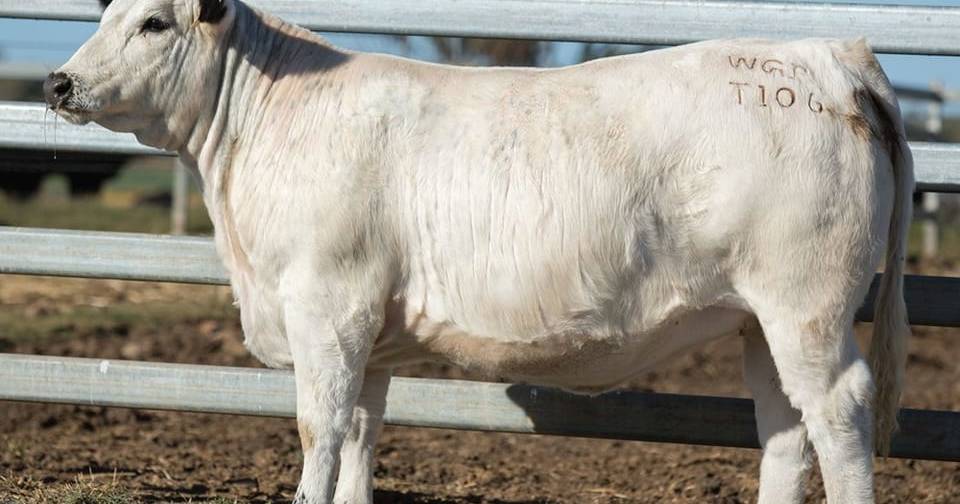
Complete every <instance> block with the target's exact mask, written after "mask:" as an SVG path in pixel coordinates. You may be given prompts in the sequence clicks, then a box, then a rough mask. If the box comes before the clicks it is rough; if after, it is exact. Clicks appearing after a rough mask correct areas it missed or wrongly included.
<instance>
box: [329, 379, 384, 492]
mask: <svg viewBox="0 0 960 504" xmlns="http://www.w3.org/2000/svg"><path fill="white" fill-rule="evenodd" d="M389 385H390V370H389V369H367V371H366V375H365V376H364V379H363V389H362V390H361V392H360V397H359V398H358V400H357V405H356V406H355V407H354V408H353V426H352V427H351V429H350V432H349V433H348V434H347V437H346V439H344V442H343V448H341V449H340V476H339V477H338V478H337V490H336V493H335V494H334V498H333V502H334V504H364V503H371V502H373V464H374V447H375V445H376V443H377V437H378V436H379V435H380V429H381V428H382V427H383V413H384V410H385V408H386V404H387V388H388V387H389Z"/></svg>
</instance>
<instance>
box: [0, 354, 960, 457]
mask: <svg viewBox="0 0 960 504" xmlns="http://www.w3.org/2000/svg"><path fill="white" fill-rule="evenodd" d="M0 399H3V400H12V401H33V402H54V403H67V404H82V405H96V406H120V407H130V408H144V409H160V410H177V411H194V412H208V413H227V414H238V415H258V416H275V417H294V416H295V415H296V393H295V385H294V378H293V374H292V373H291V372H289V371H278V370H270V369H251V368H235V367H220V366H199V365H185V364H158V363H149V362H132V361H117V360H103V359H80V358H66V357H43V356H38V355H15V354H0ZM900 420H901V422H900V423H901V431H900V433H899V434H898V435H897V437H896V438H895V439H894V442H893V446H892V449H891V455H892V456H894V457H906V458H921V459H931V460H947V461H960V413H955V412H947V411H927V410H911V409H905V410H903V411H902V412H901V416H900ZM385 421H386V422H387V423H389V424H394V425H408V426H419V427H439V428H455V429H467V430H479V431H498V432H515V433H526V434H551V435H563V436H580V437H593V438H608V439H626V440H636V441H655V442H666V443H685V444H701V445H714V446H730V447H741V448H757V447H758V443H757V434H756V423H755V419H754V414H753V401H750V400H747V399H731V398H722V397H709V396H689V395H674V394H652V393H643V392H627V391H623V392H612V393H608V394H604V395H601V396H597V397H586V396H579V395H574V394H569V393H565V392H561V391H559V390H556V389H548V388H542V387H532V386H525V385H510V384H500V383H481V382H468V381H460V380H427V379H417V378H394V379H393V382H392V384H391V386H390V392H389V395H388V396H387V410H386V415H385ZM719 425H722V426H723V428H722V429H718V428H717V426H719Z"/></svg>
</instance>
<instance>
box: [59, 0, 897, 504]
mask: <svg viewBox="0 0 960 504" xmlns="http://www.w3.org/2000/svg"><path fill="white" fill-rule="evenodd" d="M204 3H206V4H209V3H211V2H209V1H207V0H179V1H175V0H139V1H136V2H135V1H134V0H118V1H116V2H114V4H113V5H112V6H111V7H110V8H108V10H107V12H106V14H105V16H104V21H103V23H102V26H101V30H100V31H99V32H98V33H97V34H96V35H95V36H94V37H93V39H92V40H91V41H90V42H88V44H87V45H86V46H85V47H84V48H83V49H81V50H80V52H79V53H78V55H77V56H75V57H74V58H73V59H72V60H71V61H70V62H69V63H67V65H65V67H64V68H63V69H61V71H63V72H65V73H66V74H67V75H70V76H71V77H72V78H73V79H74V81H75V88H76V89H77V92H76V94H77V96H75V97H74V99H72V101H68V102H65V103H64V104H62V106H60V107H59V109H58V111H59V112H60V113H61V114H62V115H64V116H65V117H67V118H68V119H70V120H73V121H76V122H84V121H89V120H93V121H96V122H99V123H101V124H104V125H106V126H108V127H112V128H114V129H118V130H124V131H133V132H135V133H136V134H137V135H138V138H140V139H141V141H143V142H145V143H147V144H150V145H155V146H161V147H165V148H170V149H173V150H178V151H179V152H180V154H181V156H182V158H183V159H184V160H186V161H187V162H188V163H190V164H192V165H193V166H195V167H196V169H197V170H198V171H199V173H200V175H201V176H202V178H203V184H204V195H205V200H206V204H207V208H208V210H209V211H210V215H211V217H212V219H213V222H214V225H215V230H216V240H217V245H218V250H219V252H220V254H221V256H222V257H223V259H224V262H225V264H226V265H227V268H228V269H229V271H230V276H231V282H232V285H233V288H234V291H235V293H236V296H237V300H238V302H239V304H240V308H241V313H242V321H243V327H244V332H245V337H246V344H247V347H248V348H249V349H250V350H251V351H252V352H253V353H254V354H255V355H256V356H257V357H258V358H260V359H261V360H262V361H263V362H265V363H267V364H268V365H271V366H279V367H289V366H292V367H294V369H295V371H296V375H297V388H298V390H297V392H298V418H299V422H300V430H301V437H302V439H303V443H304V450H305V466H304V474H303V479H302V482H301V487H300V492H299V494H298V500H299V501H300V502H328V501H330V500H331V499H335V501H336V502H369V501H370V499H371V498H372V484H371V481H372V480H371V464H372V461H371V456H372V447H373V444H374V442H375V439H376V432H377V431H378V429H379V426H380V423H381V418H382V412H383V401H384V396H385V394H386V388H387V384H388V382H389V375H390V369H392V368H393V367H395V366H398V365H401V364H409V363H414V362H419V361H424V360H443V361H447V362H452V363H454V364H458V365H461V366H464V367H467V368H471V369H474V370H477V371H480V372H482V373H485V374H487V375H490V376H504V377H509V378H512V379H516V380H523V381H527V382H532V383H539V384H547V385H554V386H559V387H563V388H566V389H570V390H575V391H584V392H599V391H603V390H607V389H610V388H613V387H616V386H618V385H620V384H622V383H623V382H625V381H627V380H629V379H630V378H632V377H634V376H636V375H637V374H639V373H642V372H643V371H644V370H645V369H646V368H648V367H649V366H650V365H652V364H654V363H656V362H658V361H660V360H662V359H664V358H667V357H669V356H671V355H674V354H676V353H678V352H680V351H683V350H685V349H688V348H690V347H692V346H694V345H697V344H700V343H703V342H705V341H708V340H711V339H715V338H718V337H721V336H723V335H727V334H735V333H738V332H740V333H744V332H747V333H750V334H753V336H751V337H749V338H748V339H747V341H748V349H747V352H745V356H746V358H745V366H746V371H747V378H748V382H749V383H750V385H751V389H752V390H754V393H755V394H756V395H757V397H758V401H757V406H758V419H759V423H760V426H759V427H760V431H761V440H762V441H763V443H764V445H765V447H766V448H767V449H766V451H765V453H766V455H765V456H764V459H763V460H764V461H763V469H762V470H763V475H762V482H763V485H762V487H761V501H762V502H777V503H778V504H779V503H786V502H801V500H802V496H803V491H802V481H803V475H804V474H805V471H806V468H808V467H809V465H810V459H809V444H808V442H812V444H813V447H814V448H815V449H816V450H817V452H818V453H819V455H820V457H819V460H820V464H821V466H822V467H823V469H824V476H825V480H826V486H827V495H828V496H829V500H830V502H832V503H855V502H869V501H872V499H873V494H872V474H871V471H872V465H871V464H872V463H871V451H872V441H871V439H872V438H871V432H870V429H871V417H870V414H871V401H872V397H873V396H872V394H873V382H872V381H871V378H870V376H871V375H870V370H869V368H868V366H867V365H866V363H865V362H864V359H863V358H862V357H861V356H860V354H859V351H858V350H857V348H856V345H855V343H854V342H853V340H852V335H851V329H850V326H851V323H852V318H853V313H854V311H855V309H856V308H857V307H858V306H859V304H860V303H861V302H862V299H863V297H864V294H865V292H866V289H867V286H868V285H869V282H870V280H871V278H872V277H873V273H874V271H875V269H876V267H877V266H878V264H879V262H880V260H881V257H883V255H884V254H885V248H884V245H885V244H886V243H888V239H889V238H888V234H889V233H892V234H891V235H890V236H891V237H892V238H893V239H891V240H890V246H889V252H887V253H888V254H889V257H890V258H891V260H892V262H891V263H890V264H891V268H892V269H891V271H892V272H891V273H890V274H889V275H888V281H887V283H886V284H885V285H886V287H885V291H884V292H885V294H884V295H885V297H884V299H885V300H886V301H885V303H886V304H884V305H883V306H881V307H880V309H881V311H882V310H887V311H886V312H884V313H887V315H883V313H881V314H880V315H879V316H881V317H882V316H886V318H885V319H883V320H885V321H886V322H887V323H886V325H884V327H888V328H889V331H888V332H889V334H888V335H886V336H884V337H883V338H880V339H878V341H882V342H887V341H893V342H898V341H902V337H903V335H904V334H905V328H904V324H905V319H904V316H903V312H902V303H903V301H902V295H901V293H900V291H901V290H902V288H901V285H900V275H901V273H900V266H899V264H900V262H901V261H902V240H903V233H904V232H905V226H904V225H903V223H904V222H905V220H906V219H908V218H909V207H907V206H905V205H908V203H903V200H904V199H905V198H908V196H909V192H910V191H911V190H912V184H913V179H912V164H911V162H910V157H909V151H908V150H907V148H906V146H905V144H904V142H903V138H902V135H903V131H902V126H901V125H900V124H899V112H898V110H897V106H896V102H895V99H894V98H893V94H892V91H891V89H890V86H889V83H888V82H887V81H886V78H885V77H884V76H883V73H882V71H881V70H880V69H879V66H878V65H877V63H876V60H875V59H874V58H873V55H872V54H871V53H870V50H869V48H868V47H867V46H866V44H865V43H863V42H841V41H831V40H803V41H797V42H785V43H783V42H770V41H763V40H720V41H711V42H704V43H699V44H692V45H688V46H683V47H677V48H671V49H665V50H659V51H651V52H647V53H644V54H640V55H634V56H625V57H617V58H607V59H602V60H597V61H593V62H590V63H585V64H582V65H577V66H573V67H568V68H561V69H554V70H536V69H506V68H488V69H476V68H459V67H452V66H444V65H431V64H424V63H419V62H415V61H409V60H404V59H399V58H393V57H388V56H382V55H376V54H361V53H352V52H347V51H341V50H338V49H335V48H333V47H331V46H329V45H327V44H326V43H325V42H324V41H323V40H322V39H320V38H318V37H316V36H315V35H313V34H310V33H309V32H307V31H305V30H301V29H299V28H296V27H292V26H290V25H286V24H284V23H283V22H281V21H279V20H277V19H275V18H272V17H270V16H268V15H265V14H262V13H260V12H258V11H255V10H252V9H250V8H248V7H246V6H245V5H243V4H242V3H239V2H237V1H234V0H227V1H226V2H224V3H225V4H226V5H227V8H228V9H227V14H226V16H225V17H224V18H223V19H221V20H219V21H217V22H198V21H196V18H197V16H198V9H200V8H202V7H198V6H197V5H199V4H204ZM153 13H161V15H163V16H166V18H168V20H169V21H171V22H172V23H173V25H174V26H173V27H172V28H171V30H169V31H168V32H162V33H139V32H137V27H139V26H140V24H141V23H143V19H144V18H145V17H147V16H149V15H151V14H153ZM128 51H129V55H128V53H127V52H128ZM104 54H110V57H109V58H104V57H103V55H104ZM114 54H116V55H117V56H116V57H114ZM111 61H114V63H111ZM111 65H113V67H111ZM137 65H141V66H143V67H144V68H149V69H151V70H150V72H149V75H146V74H145V72H144V71H140V70H132V69H134V68H139V67H138V66H137ZM111 100H112V101H111ZM91 104H93V105H91ZM895 198H900V200H898V202H897V203H896V205H895ZM907 201H908V200H907ZM895 210H896V214H895ZM891 220H892V221H893V222H892V223H891ZM888 269H890V268H888ZM758 321H759V326H760V327H762V328H763V334H762V335H760V333H759V331H757V322H758ZM885 334H886V333H885ZM894 346H895V348H894V349H893V350H889V351H888V350H884V351H882V352H880V353H879V354H878V355H880V357H879V358H878V360H877V361H876V362H877V364H876V369H879V370H880V372H881V373H883V380H882V381H881V382H880V383H879V385H880V388H881V392H882V393H883V394H886V396H884V397H886V399H884V401H886V402H884V403H883V404H884V405H886V406H889V405H890V403H889V397H890V396H891V394H892V397H893V401H894V405H895V401H896V396H897V394H898V393H899V392H898V390H899V389H898V388H896V387H897V386H898V383H899V374H898V371H896V369H897V368H896V365H897V364H896V361H897V359H900V353H902V346H900V347H896V345H894ZM891 352H892V353H891ZM898 352H899V353H898ZM891 355H892V357H891ZM876 369H875V370H876ZM365 376H366V377H367V381H366V382H365V381H364V377H365ZM778 377H779V384H778V385H775V386H773V387H772V388H771V387H770V385H769V384H770V383H771V380H773V381H776V378H778ZM765 384H766V385H765ZM891 384H892V385H891ZM891 387H892V388H891ZM888 409H889V408H888ZM801 412H802V416H803V420H802V421H801ZM883 414H884V415H887V416H886V417H884V418H888V417H889V412H886V413H883ZM883 425H884V428H886V429H888V428H890V424H889V423H884V424H883ZM717 427H718V428H722V426H717ZM344 440H346V441H344ZM341 445H343V446H342V455H341ZM340 462H342V467H341V472H340V476H339V481H340V483H339V485H335V483H336V480H337V477H336V474H335V473H334V470H335V468H336V467H337V464H338V463H340ZM334 492H336V493H334Z"/></svg>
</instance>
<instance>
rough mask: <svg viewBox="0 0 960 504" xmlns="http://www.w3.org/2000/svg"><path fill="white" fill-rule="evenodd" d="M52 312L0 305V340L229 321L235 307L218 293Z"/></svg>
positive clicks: (68, 336) (38, 340)
mask: <svg viewBox="0 0 960 504" xmlns="http://www.w3.org/2000/svg"><path fill="white" fill-rule="evenodd" d="M55 309H56V311H55V312H53V313H49V312H47V313H41V314H36V315H29V314H25V310H24V307H23V306H19V305H7V306H2V307H0V331H2V334H0V343H2V341H6V342H8V343H20V342H31V343H50V342H57V341H65V340H67V339H71V338H76V337H77V336H79V335H100V334H103V335H107V334H124V333H126V332H127V331H129V330H130V328H132V327H169V326H171V325H176V324H181V323H191V322H197V321H201V320H216V321H229V320H234V319H236V317H237V312H236V308H234V307H233V306H232V305H231V304H230V303H228V302H224V301H223V300H221V299H218V298H217V296H214V295H209V296H200V297H198V298H196V299H191V300H190V301H189V302H188V301H177V302H159V301H152V302H149V303H131V302H120V303H115V304H111V305H110V306H107V307H103V308H99V307H94V306H83V305H80V306H69V305H68V306H64V305H62V304H61V305H58V306H57V307H56V308H55ZM2 346H3V345H2V344H0V351H2V350H3V348H2Z"/></svg>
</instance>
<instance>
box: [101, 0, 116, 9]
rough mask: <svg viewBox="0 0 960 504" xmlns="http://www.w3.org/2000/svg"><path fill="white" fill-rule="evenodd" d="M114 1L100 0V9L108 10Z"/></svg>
mask: <svg viewBox="0 0 960 504" xmlns="http://www.w3.org/2000/svg"><path fill="white" fill-rule="evenodd" d="M112 1H113V0H100V7H103V8H104V9H106V8H107V7H108V6H109V5H110V2H112Z"/></svg>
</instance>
